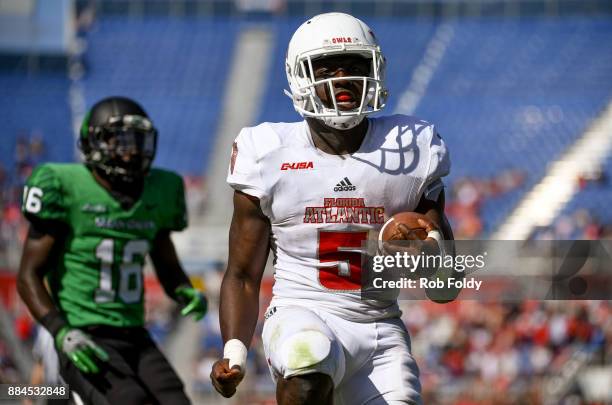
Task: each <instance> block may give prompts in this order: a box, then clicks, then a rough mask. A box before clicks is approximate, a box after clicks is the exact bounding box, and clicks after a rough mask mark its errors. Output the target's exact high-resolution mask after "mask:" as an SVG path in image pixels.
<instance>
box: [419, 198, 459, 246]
mask: <svg viewBox="0 0 612 405" xmlns="http://www.w3.org/2000/svg"><path fill="white" fill-rule="evenodd" d="M444 205H445V196H444V189H442V190H440V194H439V195H438V198H437V199H435V200H432V199H429V198H427V197H426V196H425V195H423V196H421V200H420V201H419V205H418V206H417V207H416V209H415V210H414V211H415V212H419V213H421V214H424V215H425V216H426V217H427V218H429V219H431V222H433V225H435V228H436V229H438V230H439V231H440V232H442V235H443V236H444V240H454V237H453V230H452V229H451V227H450V224H449V222H448V219H447V218H446V215H445V214H444ZM426 229H427V228H426ZM427 230H428V231H429V230H431V229H427Z"/></svg>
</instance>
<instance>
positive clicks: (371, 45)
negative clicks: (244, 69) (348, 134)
mask: <svg viewBox="0 0 612 405" xmlns="http://www.w3.org/2000/svg"><path fill="white" fill-rule="evenodd" d="M336 57H337V58H340V57H360V58H365V59H367V60H368V63H369V66H370V68H369V73H368V74H363V75H354V76H353V75H348V76H343V77H326V78H316V77H315V71H314V69H313V64H314V63H315V62H316V61H319V60H321V59H326V58H336ZM285 68H286V73H287V80H288V82H289V87H290V90H291V91H290V92H289V91H286V92H285V93H286V94H287V95H289V96H290V97H291V98H292V100H293V105H294V107H295V109H296V111H297V112H298V113H299V114H300V115H302V116H303V117H314V118H317V119H319V120H321V121H322V122H323V123H324V124H325V125H327V126H329V127H333V128H336V129H350V128H353V127H354V126H356V125H358V124H359V123H360V122H361V121H362V120H363V118H365V116H366V115H368V114H371V113H374V112H377V111H380V110H381V109H382V108H384V106H385V99H386V96H387V90H386V88H385V86H384V69H385V60H384V57H383V55H382V53H381V50H380V47H379V46H378V43H377V41H376V39H375V37H374V34H373V33H372V31H371V30H370V28H369V27H368V26H367V25H366V24H365V23H363V22H362V21H361V20H359V19H357V18H355V17H352V16H350V15H348V14H342V13H327V14H321V15H319V16H316V17H314V18H312V19H311V20H309V21H307V22H306V23H304V24H302V26H300V28H298V30H297V31H296V32H295V34H294V35H293V37H292V38H291V41H290V42H289V47H288V49H287V59H286V65H285ZM349 73H350V72H349ZM338 81H355V82H357V83H359V87H360V88H361V89H362V92H361V95H360V97H359V100H360V103H359V105H357V106H355V107H354V108H352V109H349V110H347V109H344V108H341V106H339V105H338V103H337V100H336V98H335V97H331V100H329V101H331V103H329V102H328V103H325V102H324V101H323V100H322V99H321V97H320V96H319V94H317V91H316V89H317V87H318V86H325V87H327V92H328V94H331V95H333V94H334V88H335V87H336V85H337V83H338Z"/></svg>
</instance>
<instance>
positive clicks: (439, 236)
mask: <svg viewBox="0 0 612 405" xmlns="http://www.w3.org/2000/svg"><path fill="white" fill-rule="evenodd" d="M427 237H428V238H432V239H434V240H435V241H436V242H437V243H438V249H440V256H441V257H442V261H444V258H445V257H446V252H445V251H444V239H443V238H442V234H441V233H440V231H438V230H437V229H434V230H433V231H429V232H427Z"/></svg>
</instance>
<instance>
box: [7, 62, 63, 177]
mask: <svg viewBox="0 0 612 405" xmlns="http://www.w3.org/2000/svg"><path fill="white" fill-rule="evenodd" d="M0 88H1V89H2V97H0V122H2V134H3V135H2V142H0V162H1V164H2V166H4V168H5V169H6V170H8V172H9V173H12V170H13V167H14V165H15V164H16V163H18V162H17V161H16V160H20V159H19V158H17V159H16V156H15V149H16V144H17V142H18V140H19V139H21V140H22V141H25V142H29V140H30V139H31V138H40V139H41V140H42V141H43V143H44V144H45V151H44V156H41V158H43V159H45V160H54V161H70V160H73V156H74V137H73V135H72V127H71V121H70V119H71V118H70V108H69V104H68V101H69V100H68V90H69V81H68V79H67V78H66V77H65V74H64V73H63V72H62V73H56V72H40V73H33V74H29V75H28V74H26V73H23V72H12V73H9V72H2V74H0ZM28 163H36V162H28Z"/></svg>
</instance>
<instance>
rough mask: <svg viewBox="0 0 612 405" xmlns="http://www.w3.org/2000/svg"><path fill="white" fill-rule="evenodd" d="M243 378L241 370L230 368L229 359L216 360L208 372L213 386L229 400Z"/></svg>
mask: <svg viewBox="0 0 612 405" xmlns="http://www.w3.org/2000/svg"><path fill="white" fill-rule="evenodd" d="M243 378H244V373H243V370H242V369H241V368H240V366H236V365H235V366H233V367H232V368H230V367H229V359H221V360H217V361H216V362H215V364H213V367H212V371H211V372H210V380H211V381H212V384H213V386H214V387H215V389H216V390H217V392H218V393H219V394H221V395H223V396H224V397H225V398H229V397H231V396H232V395H234V394H235V393H236V387H238V384H240V381H242V379H243Z"/></svg>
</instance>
